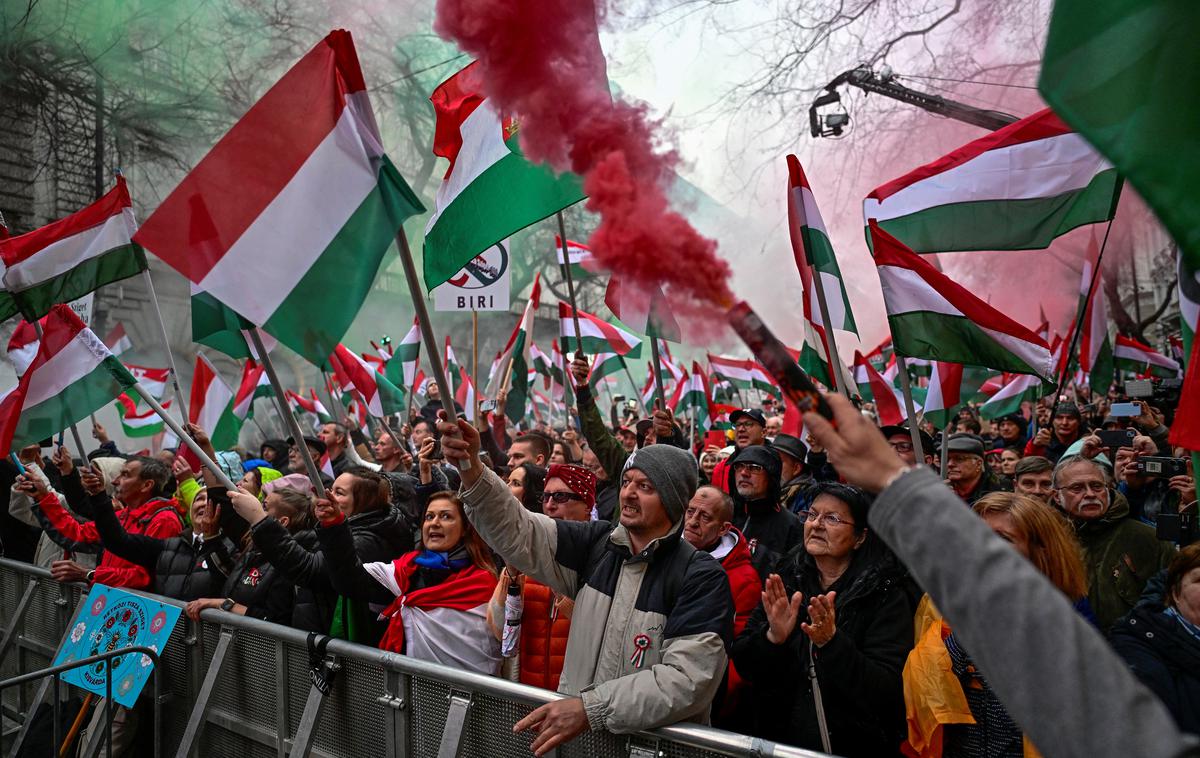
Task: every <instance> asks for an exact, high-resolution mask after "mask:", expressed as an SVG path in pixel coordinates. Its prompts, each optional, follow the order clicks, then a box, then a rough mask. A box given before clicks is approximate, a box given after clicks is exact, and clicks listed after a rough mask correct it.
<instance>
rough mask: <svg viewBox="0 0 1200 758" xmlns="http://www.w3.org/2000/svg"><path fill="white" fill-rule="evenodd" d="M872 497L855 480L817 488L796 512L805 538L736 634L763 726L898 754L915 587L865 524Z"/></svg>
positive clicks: (803, 739) (775, 733) (802, 739)
mask: <svg viewBox="0 0 1200 758" xmlns="http://www.w3.org/2000/svg"><path fill="white" fill-rule="evenodd" d="M868 502H869V501H868V497H867V495H866V494H865V493H864V492H863V491H862V490H859V489H857V488H854V487H848V486H845V485H841V484H836V483H832V482H823V483H820V484H819V485H817V486H816V487H815V488H814V497H813V500H812V504H811V505H810V507H809V510H807V511H802V512H801V513H800V514H799V515H800V516H801V517H802V518H803V519H804V540H803V543H802V544H801V545H799V546H797V547H796V548H795V549H793V550H792V551H791V552H790V553H788V555H786V556H785V557H784V558H783V559H782V560H780V561H779V563H777V564H776V565H775V569H774V573H772V574H770V576H768V578H767V582H766V587H765V589H764V591H763V600H762V604H761V605H760V606H759V607H758V608H757V609H756V610H755V611H754V613H753V615H752V616H751V617H750V621H749V623H748V624H747V626H746V628H745V630H744V631H743V632H742V634H741V635H739V636H738V638H737V639H736V640H735V641H734V643H733V663H734V665H735V666H736V667H737V671H738V673H739V674H740V675H741V676H742V677H743V678H744V679H746V680H747V681H749V682H750V684H751V692H752V697H753V698H754V705H755V707H754V711H755V715H756V724H755V726H754V728H753V731H754V733H755V735H756V736H760V737H763V738H767V739H771V740H776V741H779V742H785V743H788V744H792V745H796V746H798V747H802V748H808V749H812V750H822V749H823V750H826V751H827V752H833V753H834V754H836V755H841V756H845V757H846V758H856V757H857V756H871V757H872V758H873V757H874V756H888V755H899V754H900V744H901V742H902V741H903V738H904V734H905V721H904V686H903V682H902V680H901V672H902V671H903V669H904V661H905V658H906V657H907V656H908V652H909V650H910V649H911V648H912V646H913V609H914V605H915V602H914V601H915V597H914V593H913V592H912V589H911V583H910V582H909V580H908V578H907V576H906V574H905V572H904V570H903V568H902V567H901V566H900V565H899V564H898V562H897V561H896V560H895V559H894V557H892V555H891V554H890V553H889V552H888V550H887V549H886V548H885V547H884V545H883V544H882V543H881V542H880V541H879V540H878V538H876V537H875V535H874V534H873V533H871V532H870V531H869V530H868V529H867V505H868ZM818 692H819V696H818ZM818 703H821V704H823V709H819V708H818ZM821 710H823V719H822V715H821ZM822 720H823V721H824V725H822V723H821V722H822ZM823 732H824V733H825V734H826V735H827V738H828V740H829V743H830V744H829V745H828V746H826V745H824V744H823V742H824V737H823V734H822V733H823Z"/></svg>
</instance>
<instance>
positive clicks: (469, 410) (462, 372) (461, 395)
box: [454, 368, 475, 423]
mask: <svg viewBox="0 0 1200 758" xmlns="http://www.w3.org/2000/svg"><path fill="white" fill-rule="evenodd" d="M454 402H456V403H458V404H459V405H461V406H462V409H463V414H464V415H465V416H466V417H467V421H470V422H472V423H474V421H475V383H474V382H472V381H471V377H470V375H469V374H467V370H466V369H465V368H459V370H458V391H457V392H455V393H454Z"/></svg>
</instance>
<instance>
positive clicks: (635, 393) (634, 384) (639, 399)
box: [617, 355, 649, 416]
mask: <svg viewBox="0 0 1200 758" xmlns="http://www.w3.org/2000/svg"><path fill="white" fill-rule="evenodd" d="M617 360H619V361H620V362H621V368H623V369H625V376H627V377H629V384H630V385H631V386H632V387H633V396H634V398H636V399H637V404H638V408H641V409H642V415H643V416H648V415H649V414H648V413H646V404H645V403H643V402H642V389H641V388H640V387H639V386H638V383H637V382H635V381H634V380H633V372H632V371H630V370H629V364H628V363H626V362H625V356H623V355H618V356H617Z"/></svg>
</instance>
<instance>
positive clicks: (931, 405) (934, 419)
mask: <svg viewBox="0 0 1200 758" xmlns="http://www.w3.org/2000/svg"><path fill="white" fill-rule="evenodd" d="M962 383H963V366H962V364H961V363H943V362H942V361H934V363H933V370H932V371H931V372H930V374H929V387H928V392H926V394H925V403H924V412H925V420H926V421H929V422H931V423H932V424H933V425H934V426H935V427H937V428H938V429H945V428H946V426H947V425H948V424H949V423H950V419H952V418H954V416H955V414H957V413H958V409H959V406H961V405H962V404H963V399H962Z"/></svg>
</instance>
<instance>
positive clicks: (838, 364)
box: [813, 269, 850, 400]
mask: <svg viewBox="0 0 1200 758" xmlns="http://www.w3.org/2000/svg"><path fill="white" fill-rule="evenodd" d="M813 281H814V282H816V285H817V306H818V307H820V309H821V318H822V319H823V320H824V321H825V324H826V325H825V326H822V327H821V330H820V331H819V332H817V334H819V335H820V336H821V341H822V342H824V343H825V358H826V359H827V360H828V361H829V380H830V381H832V382H833V386H834V387H836V388H837V390H838V392H841V393H842V397H844V398H846V399H847V400H849V399H850V388H849V387H847V386H845V385H846V382H845V380H844V379H843V377H842V359H841V358H839V357H838V349H837V337H836V335H834V333H833V327H831V326H828V324H829V308H828V306H826V305H825V288H824V287H823V286H821V277H820V276H819V275H818V274H817V273H816V269H813ZM813 326H814V327H816V324H813ZM813 331H816V329H815V328H814V329H813Z"/></svg>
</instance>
